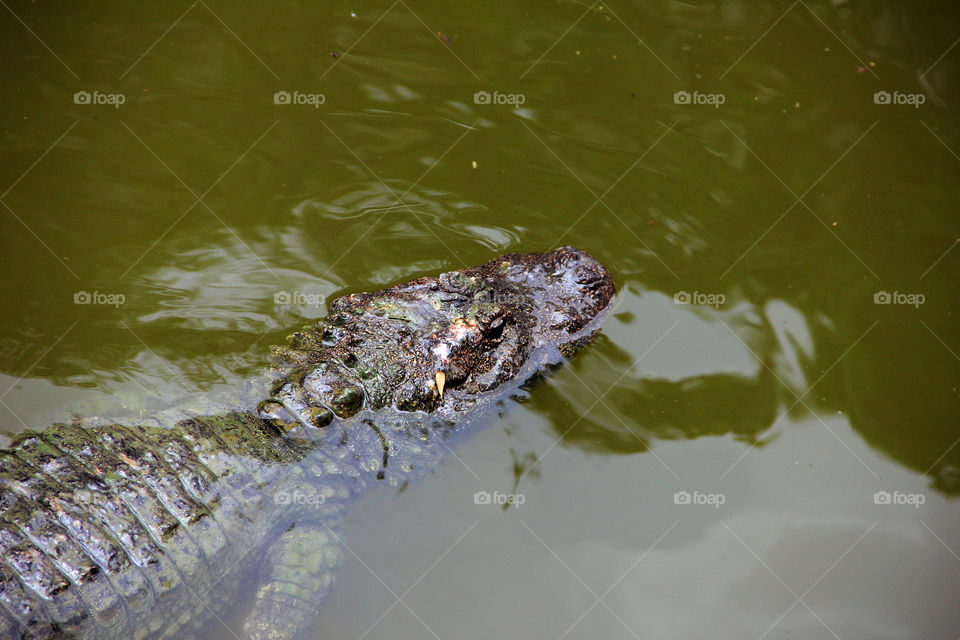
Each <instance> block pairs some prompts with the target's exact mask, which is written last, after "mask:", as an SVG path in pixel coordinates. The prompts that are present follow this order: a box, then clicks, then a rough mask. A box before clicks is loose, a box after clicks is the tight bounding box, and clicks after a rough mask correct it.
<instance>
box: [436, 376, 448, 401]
mask: <svg viewBox="0 0 960 640" xmlns="http://www.w3.org/2000/svg"><path fill="white" fill-rule="evenodd" d="M446 381H447V374H445V373H444V372H443V371H437V391H438V392H439V393H440V399H441V400H443V385H444V383H445V382H446Z"/></svg>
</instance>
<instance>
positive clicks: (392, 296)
mask: <svg viewBox="0 0 960 640" xmlns="http://www.w3.org/2000/svg"><path fill="white" fill-rule="evenodd" d="M613 295H614V285H613V282H612V280H611V278H610V275H609V274H608V273H607V271H606V270H605V269H604V268H603V267H602V266H601V265H600V264H599V263H598V262H597V261H596V260H594V259H593V258H592V257H591V256H589V255H588V254H586V253H584V252H583V251H579V250H576V249H573V248H571V247H561V248H559V249H557V250H555V251H551V252H547V253H528V254H508V255H504V256H501V257H498V258H495V259H493V260H491V261H490V262H487V263H486V264H483V265H480V266H478V267H472V268H468V269H463V270H461V271H453V272H449V273H443V274H441V275H439V276H437V277H425V278H419V279H415V280H412V281H410V282H407V283H404V284H399V285H396V286H393V287H390V288H387V289H383V290H381V291H377V292H374V293H356V294H351V295H346V296H343V297H340V298H338V299H336V300H334V301H333V302H332V303H331V304H330V305H329V308H328V315H327V316H326V317H324V318H322V319H320V320H319V321H317V322H316V323H315V324H313V325H310V326H307V327H304V328H303V329H301V330H299V331H296V332H295V333H293V334H292V335H291V336H289V337H288V338H287V342H286V344H284V345H282V346H279V347H274V349H273V352H274V354H275V360H276V362H275V369H274V374H273V380H274V381H275V384H273V385H272V386H271V387H268V388H266V389H265V391H264V392H263V395H264V396H265V397H261V399H260V401H259V402H256V401H251V402H250V405H249V406H246V407H237V408H233V409H232V410H229V411H223V412H219V413H214V414H212V415H201V416H193V417H189V418H186V419H183V420H180V421H179V422H176V424H173V425H172V426H170V425H167V426H163V425H160V424H158V425H156V426H143V425H132V426H131V425H120V424H109V425H103V424H100V425H91V424H83V423H81V422H77V421H74V422H71V423H62V424H55V425H53V426H51V427H48V428H47V429H44V430H42V431H36V432H35V431H27V432H23V433H20V434H17V435H16V436H15V437H14V440H13V442H12V444H10V445H9V446H8V448H6V449H3V450H0V637H2V638H38V639H41V640H52V639H54V638H82V639H97V640H111V639H115V640H119V639H125V638H133V639H135V640H142V639H145V638H163V637H170V638H183V637H190V636H191V634H193V633H195V632H196V630H197V629H199V628H200V626H199V625H202V624H204V623H205V622H209V621H210V620H211V619H213V618H214V617H216V616H219V615H221V614H225V613H226V612H227V611H229V610H230V609H229V606H230V605H232V604H235V602H236V599H237V598H238V597H242V593H243V591H242V589H243V586H241V585H242V584H244V583H246V584H247V588H248V589H249V591H247V593H249V594H251V595H250V596H248V597H249V598H250V601H251V603H252V604H251V605H250V612H249V614H248V615H247V616H246V618H245V622H244V626H243V636H244V637H245V638H251V639H257V640H265V639H267V638H272V639H279V638H301V637H304V636H305V635H307V636H308V635H309V634H310V632H311V630H312V629H313V628H314V625H315V622H316V619H317V609H318V607H319V606H320V603H321V602H322V601H323V599H324V597H325V596H326V595H327V593H328V592H329V591H330V589H331V586H332V582H333V575H334V571H335V569H336V568H337V566H338V564H339V563H340V561H341V556H342V545H341V542H340V537H339V536H340V534H339V531H340V530H341V525H342V522H343V518H344V515H345V511H346V508H347V506H348V505H349V503H350V501H351V499H352V498H354V497H355V496H357V495H358V494H359V493H360V492H362V491H363V490H364V488H366V487H370V486H372V485H375V484H378V483H387V484H390V485H394V486H402V485H403V484H404V483H406V482H408V481H409V480H410V479H411V478H413V477H416V476H418V475H422V474H424V473H426V472H429V471H430V470H431V469H433V468H435V466H436V464H437V463H438V461H439V460H440V459H441V458H442V457H443V454H444V453H445V452H447V451H449V449H450V447H452V446H454V445H455V443H456V440H457V436H458V435H465V434H468V433H469V432H470V431H474V430H475V429H476V428H477V427H479V426H480V424H482V423H483V422H484V421H489V420H490V419H491V418H492V417H493V416H492V415H491V414H492V413H495V412H496V411H497V410H498V408H500V407H502V406H503V403H504V402H505V401H506V400H508V399H509V398H510V397H511V396H515V395H516V394H518V393H522V392H523V391H522V390H523V389H526V388H528V386H529V385H530V383H531V382H532V381H535V380H536V379H538V378H542V377H543V375H544V373H545V372H546V371H548V370H549V369H552V368H554V367H555V366H557V365H559V364H562V362H563V361H564V359H565V358H567V357H569V356H570V355H572V354H573V353H574V352H575V351H577V350H578V349H579V348H581V347H582V346H584V345H585V344H587V343H589V342H590V341H591V340H592V339H593V337H594V336H595V335H596V334H597V332H598V331H599V328H600V323H601V322H602V320H603V318H604V316H605V315H606V313H607V311H608V310H609V306H610V302H611V299H612V297H613ZM251 576H256V579H258V580H259V583H257V584H256V585H255V586H253V587H251V586H249V583H250V581H251Z"/></svg>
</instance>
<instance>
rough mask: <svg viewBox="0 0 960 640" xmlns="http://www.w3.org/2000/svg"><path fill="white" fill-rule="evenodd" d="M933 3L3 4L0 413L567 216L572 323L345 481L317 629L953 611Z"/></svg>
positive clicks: (221, 628)
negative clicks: (348, 489) (435, 445)
mask: <svg viewBox="0 0 960 640" xmlns="http://www.w3.org/2000/svg"><path fill="white" fill-rule="evenodd" d="M958 18H960V15H958V11H957V8H956V7H955V6H953V5H952V4H950V3H943V2H911V3H898V2H873V3H868V2H833V3H826V2H797V3H793V4H791V3H789V2H759V1H757V2H745V1H728V2H716V3H706V4H700V5H696V4H686V3H681V2H636V3H623V2H618V3H614V4H607V3H605V2H596V3H590V2H586V3H582V2H575V1H565V2H545V3H540V4H532V5H531V4H528V3H520V4H517V3H500V2H495V3H472V4H459V3H440V2H421V3H416V4H409V3H405V2H402V1H398V2H394V3H392V4H391V3H389V2H382V3H381V2H377V3H362V4H356V3H355V4H351V3H342V2H338V3H306V2H289V3H288V2H281V3H269V4H265V5H264V4H255V5H246V4H244V5H238V6H234V5H230V4H223V3H217V2H209V3H206V2H199V3H195V4H192V5H190V4H184V5H182V6H175V5H172V4H169V3H162V4H160V5H145V6H136V7H131V6H128V4H125V3H118V2H100V3H95V4H94V5H90V6H84V7H81V6H66V5H63V6H60V5H49V4H48V3H25V2H13V3H10V4H9V5H6V7H5V9H4V10H3V11H2V13H0V21H2V29H3V31H2V32H3V34H4V37H3V38H2V39H0V48H2V50H3V57H4V60H6V63H5V64H4V70H3V72H2V73H3V78H2V83H0V87H2V89H0V91H2V96H3V100H2V101H0V105H2V106H0V157H2V162H0V193H2V197H0V203H2V204H3V207H2V208H0V228H2V232H0V237H2V241H3V251H2V252H0V265H2V266H0V269H2V273H3V278H2V279H0V295H2V299H3V300H4V301H5V302H6V305H5V312H4V313H3V315H2V316H0V324H2V331H0V377H2V380H0V383H2V384H0V401H2V404H0V416H2V428H3V430H5V431H8V432H15V431H20V430H22V429H24V428H27V427H42V426H43V425H45V424H49V423H50V422H52V421H55V420H60V419H64V418H66V417H69V416H70V415H71V414H72V413H74V412H76V413H80V414H83V415H96V416H105V417H118V416H126V417H127V418H129V419H136V418H137V417H139V416H147V415H151V414H152V413H154V412H156V411H158V410H161V409H165V408H168V407H171V406H192V405H201V404H202V403H203V402H204V401H205V398H208V397H211V396H216V397H229V394H230V392H231V390H232V389H239V388H242V386H243V382H244V380H246V379H247V378H248V377H249V376H251V375H253V374H254V373H255V372H257V371H259V370H260V368H261V366H262V363H263V362H264V361H265V359H266V356H267V354H268V346H269V345H270V344H271V343H274V342H277V341H279V340H281V339H282V338H283V336H284V335H286V334H287V333H288V332H289V331H290V329H292V328H295V327H297V326H299V325H301V324H304V323H307V322H309V321H311V320H312V319H314V318H316V317H319V316H321V315H323V314H324V312H325V305H326V301H327V300H328V299H329V298H330V297H331V296H334V295H339V294H342V293H346V292H351V291H358V290H364V289H371V288H377V287H380V286H383V285H387V284H390V283H394V282H397V281H399V280H403V279H407V278H409V277H411V276H415V275H421V274H426V273H436V272H439V271H442V270H446V269H455V268H459V267H462V266H465V265H472V264H476V263H479V262H482V261H485V260H487V259H489V258H491V257H493V256H494V255H497V254H498V253H502V252H505V251H532V250H545V249H549V248H551V247H554V246H557V245H559V244H573V245H575V246H577V247H579V248H582V249H585V250H587V251H589V252H591V253H592V254H593V255H594V256H596V257H597V258H598V259H599V260H600V261H601V262H602V263H603V264H605V265H607V266H608V267H609V269H610V270H611V272H612V273H613V275H614V278H615V280H616V282H617V285H618V287H619V295H618V297H617V300H616V309H615V311H614V314H613V315H612V316H611V317H610V319H609V321H608V322H607V325H606V327H605V331H604V333H603V335H602V336H601V338H600V339H599V340H598V341H597V342H596V344H595V345H594V346H593V347H591V348H590V349H589V350H587V351H585V352H584V353H583V354H582V355H581V356H580V357H578V358H577V359H576V360H575V362H573V363H572V365H571V366H569V367H567V368H565V369H563V370H561V371H559V372H557V373H556V374H555V375H554V376H552V377H551V378H550V379H549V381H548V382H547V384H545V385H543V386H542V387H540V388H539V389H537V390H536V391H535V392H534V393H533V394H532V395H531V397H530V398H529V399H528V400H527V401H526V402H524V403H522V404H521V405H519V406H515V407H512V408H508V410H505V411H504V414H503V415H502V417H501V418H500V419H499V420H498V421H496V422H495V423H494V424H491V425H490V426H489V427H488V428H487V429H486V430H485V431H483V432H482V433H480V434H478V435H477V437H476V438H474V439H473V440H472V441H470V442H469V443H467V444H466V445H465V446H464V447H462V448H461V449H460V450H459V451H458V455H459V456H460V457H459V459H454V458H451V459H450V460H449V461H448V462H447V464H445V465H444V466H443V467H442V468H440V469H438V470H437V471H436V473H435V474H434V475H433V476H432V477H430V478H427V479H426V480H425V481H423V482H421V483H419V484H418V485H416V486H412V487H410V488H409V489H407V490H406V491H404V492H403V493H400V494H397V493H393V492H390V491H386V490H384V491H382V492H379V493H374V494H372V495H371V496H370V497H369V499H367V500H365V501H364V502H362V503H361V504H360V505H358V508H357V509H356V510H355V512H354V513H353V516H352V518H351V520H350V521H349V522H348V532H347V533H348V537H347V541H348V544H349V545H350V551H351V552H350V553H349V554H348V560H347V562H346V563H345V565H344V567H343V569H342V571H341V574H340V578H339V584H338V587H337V589H336V592H335V595H334V596H333V598H332V600H331V601H330V602H328V603H327V604H326V605H325V606H324V607H323V608H322V609H319V610H318V616H319V619H320V629H319V631H318V635H317V637H318V638H319V637H323V638H371V639H373V638H407V637H418V638H419V637H433V636H435V637H439V638H450V637H456V638H474V637H476V638H481V637H490V636H493V635H496V634H499V635H504V636H508V637H521V636H525V637H535V638H547V639H558V638H568V637H569V638H579V637H582V638H592V637H607V638H636V637H639V638H683V637H707V636H709V637H715V638H753V637H755V638H765V637H787V636H789V637H803V638H837V637H839V638H848V637H853V638H856V637H873V638H918V639H919V638H925V639H926V638H956V637H957V636H958V635H960V614H958V613H957V608H956V602H955V601H956V598H955V594H956V593H958V590H960V535H958V533H957V531H958V530H960V510H958V507H957V503H956V495H957V493H958V492H960V446H957V443H958V441H960V411H958V407H960V404H958V383H960V358H958V353H960V331H958V326H957V319H956V315H955V310H956V309H957V303H958V301H960V300H958V297H960V295H958V287H957V284H958V276H960V250H957V249H956V248H955V245H956V243H957V242H958V239H960V230H958V226H957V220H958V218H957V205H956V203H957V202H958V200H960V181H958V176H960V157H958V154H960V117H958V116H960V113H958V108H957V105H958V100H960V86H958V84H957V82H956V78H957V77H960V74H958V66H960V46H956V45H957V41H958V38H960V20H958ZM78 92H79V93H78ZM321 96H322V98H321ZM287 97H289V103H288V102H287ZM488 98H489V99H488ZM321 100H322V103H321ZM121 102H122V104H120V103H121ZM87 300H89V301H90V303H89V304H83V303H84V302H85V301H87ZM685 302H688V303H689V304H684V303H685ZM477 492H481V495H486V494H489V495H490V496H491V501H495V500H497V499H499V498H498V496H502V495H506V494H510V495H516V496H517V497H518V501H519V498H520V497H521V496H522V502H523V503H522V504H521V505H519V506H517V507H516V508H507V509H502V508H499V507H497V506H496V505H488V504H476V501H475V496H476V495H477ZM483 492H486V494H484V493H483ZM242 616H243V611H242V608H241V610H238V611H237V612H236V613H235V615H234V616H233V617H232V618H228V619H225V620H224V623H225V624H224V625H219V624H216V625H214V627H213V628H212V629H211V634H212V637H217V638H232V637H233V635H232V631H231V630H230V629H229V628H228V627H233V628H234V629H235V628H239V625H240V621H241V620H242Z"/></svg>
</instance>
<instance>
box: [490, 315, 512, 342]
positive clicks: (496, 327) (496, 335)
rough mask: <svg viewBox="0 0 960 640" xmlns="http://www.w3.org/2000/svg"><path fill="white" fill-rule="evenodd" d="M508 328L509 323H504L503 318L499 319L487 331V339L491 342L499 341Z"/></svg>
mask: <svg viewBox="0 0 960 640" xmlns="http://www.w3.org/2000/svg"><path fill="white" fill-rule="evenodd" d="M506 326H507V323H506V322H504V321H503V318H497V319H496V320H494V321H493V322H492V323H491V324H490V328H489V329H487V334H486V338H487V339H488V340H491V341H494V342H496V341H498V340H500V339H501V338H502V337H503V330H504V328H505V327H506Z"/></svg>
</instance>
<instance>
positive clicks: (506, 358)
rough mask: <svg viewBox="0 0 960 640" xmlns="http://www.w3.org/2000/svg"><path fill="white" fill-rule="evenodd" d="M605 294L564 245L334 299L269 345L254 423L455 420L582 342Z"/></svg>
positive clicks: (603, 275) (607, 286)
mask: <svg viewBox="0 0 960 640" xmlns="http://www.w3.org/2000/svg"><path fill="white" fill-rule="evenodd" d="M613 294H614V285H613V281H612V279H611V278H610V275H609V274H608V273H607V271H606V270H605V269H604V268H603V267H602V266H601V265H600V263H598V262H597V261H596V260H594V259H593V258H592V257H591V256H590V255H589V254H587V253H585V252H583V251H579V250H577V249H574V248H572V247H561V248H559V249H557V250H555V251H550V252H547V253H526V254H507V255H504V256H501V257H499V258H495V259H494V260H491V261H489V262H487V263H486V264H483V265H480V266H478V267H472V268H469V269H463V270H462V271H452V272H449V273H443V274H441V275H440V276H437V277H428V278H419V279H417V280H413V281H411V282H407V283H404V284H400V285H396V286H393V287H390V288H388V289H384V290H382V291H377V292H373V293H355V294H350V295H347V296H344V297H341V298H338V299H336V300H334V301H333V302H332V303H331V305H330V308H329V312H330V313H329V315H328V316H327V317H326V318H324V319H322V320H320V321H318V322H317V323H316V324H314V325H312V326H309V327H305V328H304V329H303V330H301V331H298V332H296V333H294V334H293V335H292V336H290V337H289V338H288V340H287V344H286V345H284V346H280V347H275V349H274V351H275V354H276V355H277V356H278V358H279V360H280V364H281V366H282V368H283V370H284V374H285V375H284V376H283V378H282V379H281V380H280V381H278V383H277V385H276V387H275V389H274V391H273V394H272V398H271V399H270V400H268V401H266V402H263V403H261V405H260V414H261V415H262V416H263V417H269V418H271V419H274V420H277V421H280V422H282V423H286V424H289V425H290V426H295V425H296V424H298V423H299V424H302V425H304V426H309V427H322V426H325V425H327V424H329V423H330V422H331V421H332V420H333V419H334V418H335V417H340V418H346V417H350V416H352V415H355V414H356V413H358V412H360V411H362V410H364V409H369V410H374V411H375V410H378V409H383V408H386V407H391V406H392V407H395V408H396V409H398V410H400V411H425V412H432V411H437V410H442V411H444V412H445V413H447V412H455V411H458V410H460V409H463V408H465V407H468V406H470V405H472V404H473V403H474V402H475V401H476V399H477V398H478V396H479V395H480V394H482V393H483V392H487V391H490V390H492V389H495V388H496V387H499V386H500V385H503V384H504V383H506V382H508V381H512V380H515V379H516V378H517V377H518V376H520V375H524V376H529V375H531V374H532V373H534V372H535V371H536V369H537V368H538V366H544V365H546V364H548V363H550V362H556V361H557V360H558V359H559V358H560V355H561V354H562V355H569V354H570V353H571V352H572V351H574V350H576V348H578V347H579V346H581V345H582V344H585V343H586V342H589V340H590V339H591V338H592V337H593V335H594V334H595V333H596V331H597V330H598V328H599V323H600V321H601V320H602V318H603V316H604V315H605V314H606V311H607V310H608V307H609V304H610V301H611V299H612V297H613ZM520 382H522V380H521V381H520Z"/></svg>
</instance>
